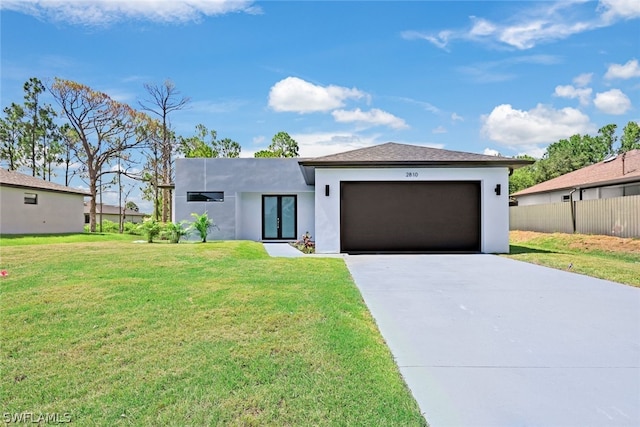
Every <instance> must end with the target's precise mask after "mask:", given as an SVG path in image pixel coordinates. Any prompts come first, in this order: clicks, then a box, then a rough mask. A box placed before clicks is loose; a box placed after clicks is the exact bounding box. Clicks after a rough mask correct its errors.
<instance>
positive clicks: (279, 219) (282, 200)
mask: <svg viewBox="0 0 640 427" xmlns="http://www.w3.org/2000/svg"><path fill="white" fill-rule="evenodd" d="M296 204H297V200H296V196H262V239H263V240H278V239H282V240H292V239H295V238H296V236H297V234H298V233H297V230H296V228H297V222H296V218H297V215H296Z"/></svg>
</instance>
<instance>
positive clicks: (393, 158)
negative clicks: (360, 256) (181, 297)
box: [174, 143, 531, 253]
mask: <svg viewBox="0 0 640 427" xmlns="http://www.w3.org/2000/svg"><path fill="white" fill-rule="evenodd" d="M529 163H531V162H529V161H527V160H519V159H510V158H505V157H498V156H487V155H481V154H472V153H463V152H457V151H449V150H440V149H435V148H429V147H423V146H415V145H406V144H397V143H386V144H382V145H378V146H373V147H369V148H362V149H358V150H353V151H348V152H344V153H340V154H334V155H329V156H324V157H317V158H306V159H303V158H293V159H291V158H289V159H283V158H279V159H271V158H253V159H244V158H242V159H192V158H191V159H178V160H177V161H176V180H175V195H174V202H175V207H174V215H175V217H174V220H177V221H180V220H188V219H190V215H191V213H199V214H201V213H204V212H207V213H208V215H209V216H210V217H211V218H212V219H213V220H214V222H215V223H216V225H217V227H218V228H217V229H216V230H215V232H214V234H213V237H214V238H219V239H247V240H255V241H269V242H271V241H293V240H296V239H299V238H300V236H301V235H302V234H303V233H305V232H309V233H310V234H311V235H312V236H314V238H315V242H316V251H317V252H319V253H340V252H346V253H384V252H388V253H396V252H490V253H491V252H496V253H497V252H508V250H509V210H508V194H507V193H508V188H509V185H508V176H509V173H510V171H511V170H512V169H513V168H517V167H521V166H524V165H527V164H529Z"/></svg>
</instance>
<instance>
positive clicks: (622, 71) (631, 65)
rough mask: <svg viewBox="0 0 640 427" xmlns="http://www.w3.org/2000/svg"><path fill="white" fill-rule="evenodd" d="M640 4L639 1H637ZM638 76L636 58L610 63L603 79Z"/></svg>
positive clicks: (639, 73) (639, 69)
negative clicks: (624, 62) (621, 62)
mask: <svg viewBox="0 0 640 427" xmlns="http://www.w3.org/2000/svg"><path fill="white" fill-rule="evenodd" d="M638 3H639V4H640V2H638ZM633 77H640V65H638V60H637V59H631V60H629V61H628V62H627V63H626V64H611V65H610V66H609V68H608V69H607V72H606V74H605V75H604V78H605V79H630V78H633Z"/></svg>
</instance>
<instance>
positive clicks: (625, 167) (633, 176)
mask: <svg viewBox="0 0 640 427" xmlns="http://www.w3.org/2000/svg"><path fill="white" fill-rule="evenodd" d="M637 195H640V150H631V151H627V152H626V153H624V154H618V155H617V156H612V157H610V158H608V159H606V160H604V161H602V162H599V163H596V164H593V165H590V166H586V167H584V168H582V169H578V170H575V171H573V172H570V173H567V174H565V175H562V176H559V177H557V178H554V179H550V180H549V181H545V182H541V183H540V184H537V185H534V186H533V187H529V188H526V189H524V190H521V191H518V192H516V193H513V194H512V195H511V197H512V198H514V199H516V200H517V201H518V206H527V205H540V204H546V203H558V202H568V201H580V200H595V199H610V198H613V197H624V196H637Z"/></svg>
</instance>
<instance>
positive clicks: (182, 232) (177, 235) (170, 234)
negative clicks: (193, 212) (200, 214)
mask: <svg viewBox="0 0 640 427" xmlns="http://www.w3.org/2000/svg"><path fill="white" fill-rule="evenodd" d="M186 224H188V221H180V222H179V223H178V222H167V223H166V224H165V226H164V230H163V232H164V235H165V236H167V238H168V239H169V242H171V243H179V242H180V239H181V238H182V237H183V236H186V235H187V234H188V233H189V230H188V229H187V228H185V227H184V226H185V225H186Z"/></svg>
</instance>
